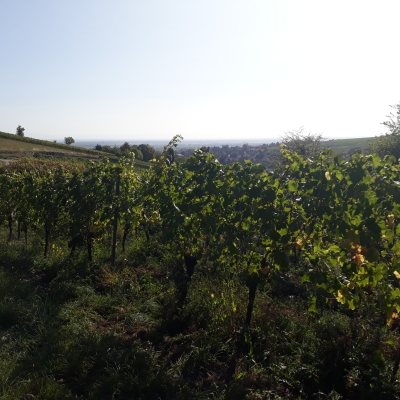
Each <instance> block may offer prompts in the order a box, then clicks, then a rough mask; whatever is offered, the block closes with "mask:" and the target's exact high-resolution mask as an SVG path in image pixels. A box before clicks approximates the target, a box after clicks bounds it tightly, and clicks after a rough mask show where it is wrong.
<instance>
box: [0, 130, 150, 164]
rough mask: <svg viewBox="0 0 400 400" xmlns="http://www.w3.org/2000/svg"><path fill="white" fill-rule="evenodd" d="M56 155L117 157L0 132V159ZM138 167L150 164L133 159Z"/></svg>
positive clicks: (67, 156) (68, 156)
mask: <svg viewBox="0 0 400 400" xmlns="http://www.w3.org/2000/svg"><path fill="white" fill-rule="evenodd" d="M32 156H39V157H56V158H83V159H98V158H103V157H108V158H110V159H117V158H116V157H114V156H113V155H111V154H109V153H104V152H102V151H98V150H94V149H87V148H83V147H78V146H73V147H72V146H70V145H67V144H62V143H55V142H50V141H48V140H40V139H34V138H30V137H25V136H17V135H14V134H11V133H5V132H0V160H10V159H16V158H20V157H32ZM135 163H136V164H137V165H138V167H141V168H149V166H150V164H149V163H146V162H144V161H139V160H137V161H135Z"/></svg>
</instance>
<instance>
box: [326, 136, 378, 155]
mask: <svg viewBox="0 0 400 400" xmlns="http://www.w3.org/2000/svg"><path fill="white" fill-rule="evenodd" d="M374 139H375V138H373V137H368V138H354V139H332V140H326V141H324V142H322V146H323V147H328V148H330V149H332V150H333V151H334V152H335V153H336V154H347V153H349V152H350V150H351V152H354V150H358V149H359V150H361V151H362V152H368V148H369V144H370V143H371V142H372V141H373V140H374Z"/></svg>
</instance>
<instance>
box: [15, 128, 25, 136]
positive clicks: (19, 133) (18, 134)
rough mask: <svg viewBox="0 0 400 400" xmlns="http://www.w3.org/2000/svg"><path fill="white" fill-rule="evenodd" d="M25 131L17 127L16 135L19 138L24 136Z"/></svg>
mask: <svg viewBox="0 0 400 400" xmlns="http://www.w3.org/2000/svg"><path fill="white" fill-rule="evenodd" d="M24 131H25V128H23V127H22V126H21V125H18V126H17V132H16V133H15V134H16V135H17V136H24Z"/></svg>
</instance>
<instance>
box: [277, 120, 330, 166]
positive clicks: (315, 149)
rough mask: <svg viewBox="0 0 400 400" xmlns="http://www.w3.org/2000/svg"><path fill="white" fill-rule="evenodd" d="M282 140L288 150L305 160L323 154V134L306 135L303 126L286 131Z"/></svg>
mask: <svg viewBox="0 0 400 400" xmlns="http://www.w3.org/2000/svg"><path fill="white" fill-rule="evenodd" d="M281 139H282V143H283V144H284V145H285V146H286V149H287V150H289V151H292V152H295V153H297V154H300V155H301V156H303V157H304V158H313V157H315V156H316V155H318V154H319V153H320V152H321V141H322V140H324V139H325V138H324V137H323V136H322V134H321V133H311V132H309V133H305V132H304V127H303V126H302V127H301V128H299V129H297V130H292V131H286V132H285V133H284V134H283V135H282V136H281Z"/></svg>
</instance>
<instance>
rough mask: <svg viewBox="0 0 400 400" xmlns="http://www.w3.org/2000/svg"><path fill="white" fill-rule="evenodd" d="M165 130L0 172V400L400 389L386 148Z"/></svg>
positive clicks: (399, 268) (399, 213) (395, 224)
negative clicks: (254, 152)
mask: <svg viewBox="0 0 400 400" xmlns="http://www.w3.org/2000/svg"><path fill="white" fill-rule="evenodd" d="M179 140H180V137H175V138H174V139H173V140H172V141H171V142H170V143H169V145H167V146H166V148H165V150H164V153H163V155H162V156H161V157H160V158H159V160H158V161H157V162H155V163H154V165H153V166H152V168H150V169H148V170H146V171H141V173H140V174H138V173H137V167H136V166H135V164H134V158H133V157H132V156H131V157H121V158H119V160H118V162H115V163H112V162H110V161H108V160H99V161H97V162H91V163H90V164H88V165H87V166H85V167H82V166H81V165H74V164H71V163H65V165H61V164H58V163H57V162H53V161H52V162H50V161H47V162H46V161H40V160H36V161H26V163H27V164H26V165H23V163H22V162H21V163H20V164H18V163H14V164H13V163H12V164H10V165H8V166H5V167H2V168H0V219H1V220H2V221H3V222H4V224H3V226H2V229H1V230H0V234H1V247H0V338H1V342H0V393H1V396H2V398H4V399H16V398H39V399H68V398H71V399H74V398H81V399H99V398H102V399H131V398H138V399H179V398H180V399H186V398H205V399H206V398H207V399H208V398H215V399H243V398H246V399H310V398H315V399H341V398H342V399H360V398H363V399H376V398H385V399H398V398H400V396H399V393H400V381H399V379H400V373H399V363H400V335H399V332H398V329H399V325H400V324H399V314H398V313H399V311H400V244H399V236H400V224H399V222H400V187H399V185H400V184H399V173H400V165H399V163H398V162H397V160H396V159H395V157H392V156H387V157H384V158H381V157H379V156H377V155H363V154H361V153H355V154H353V155H352V156H351V157H350V158H349V159H348V160H344V159H342V158H341V157H340V156H337V155H335V154H334V153H333V152H332V151H330V150H323V151H321V152H319V153H318V154H315V155H314V157H313V158H310V157H302V156H301V155H299V154H296V153H294V152H291V151H288V150H285V149H284V148H283V147H282V149H281V157H282V162H281V164H280V165H279V166H278V167H277V168H275V169H274V170H273V171H266V169H265V167H264V166H263V165H261V164H254V163H252V162H251V161H249V160H247V161H244V162H243V163H238V162H236V163H230V164H226V165H223V164H222V163H220V162H219V161H218V159H217V158H216V157H215V155H213V154H212V153H211V152H209V151H208V149H204V148H203V149H202V150H201V149H200V150H196V151H195V152H194V153H193V155H191V156H190V157H188V158H187V159H185V160H183V161H182V162H179V163H177V162H176V160H175V158H176V154H175V151H174V149H176V147H177V145H178V143H179ZM24 162H25V161H24ZM29 162H31V163H32V164H31V165H28V163H29Z"/></svg>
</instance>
